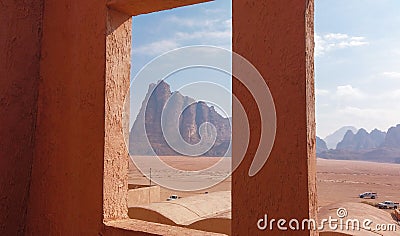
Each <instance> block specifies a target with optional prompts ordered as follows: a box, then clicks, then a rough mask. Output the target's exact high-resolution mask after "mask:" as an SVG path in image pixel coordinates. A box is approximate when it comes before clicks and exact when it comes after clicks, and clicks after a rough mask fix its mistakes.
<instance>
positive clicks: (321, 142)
mask: <svg viewBox="0 0 400 236" xmlns="http://www.w3.org/2000/svg"><path fill="white" fill-rule="evenodd" d="M316 146H317V147H316V148H317V154H318V153H321V152H324V151H327V150H328V146H327V145H326V143H325V141H324V140H323V139H321V138H320V137H318V136H317V143H316Z"/></svg>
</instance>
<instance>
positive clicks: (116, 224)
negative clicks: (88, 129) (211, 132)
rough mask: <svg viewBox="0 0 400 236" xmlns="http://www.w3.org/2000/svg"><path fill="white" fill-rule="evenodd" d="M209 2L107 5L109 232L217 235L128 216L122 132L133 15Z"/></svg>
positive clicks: (105, 202)
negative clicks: (131, 5)
mask: <svg viewBox="0 0 400 236" xmlns="http://www.w3.org/2000/svg"><path fill="white" fill-rule="evenodd" d="M207 1H209V0H189V1H164V2H163V1H157V2H159V3H160V4H159V6H158V7H157V6H154V5H151V3H152V2H154V1H142V3H140V4H138V6H137V7H136V6H135V7H130V4H133V3H132V2H138V1H130V2H129V1H111V2H110V3H109V4H108V7H109V9H108V14H107V36H106V89H105V93H106V94H105V98H106V100H105V140H104V141H105V143H104V180H103V223H104V230H105V232H104V233H105V234H107V235H108V234H113V233H123V232H124V233H129V234H130V235H131V234H132V235H136V234H140V235H142V234H143V233H146V234H151V235H165V234H174V235H176V234H179V235H217V234H215V233H209V232H204V231H199V230H193V229H188V228H183V227H178V226H170V225H163V224H158V223H153V222H145V221H140V220H135V219H129V218H128V206H127V194H128V181H127V179H128V178H127V173H128V162H129V153H128V150H127V148H126V145H125V141H124V139H125V138H127V137H123V136H122V135H121V134H122V133H123V132H122V131H123V129H124V130H125V131H128V127H123V126H124V125H127V124H128V123H129V122H123V121H124V120H125V121H128V120H129V103H128V104H125V105H126V107H124V102H125V96H126V95H128V96H129V92H128V90H129V84H130V64H131V45H132V42H131V40H132V16H135V15H139V14H146V13H150V12H155V11H159V10H165V9H170V8H174V7H180V6H185V5H191V4H193V3H200V2H207ZM146 2H147V5H149V4H150V6H149V7H147V5H146ZM133 5H134V4H133ZM127 133H129V132H125V134H127Z"/></svg>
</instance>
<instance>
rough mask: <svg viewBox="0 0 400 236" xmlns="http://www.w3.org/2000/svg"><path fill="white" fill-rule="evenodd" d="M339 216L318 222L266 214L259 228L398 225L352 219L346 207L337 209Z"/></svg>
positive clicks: (394, 227) (381, 228) (385, 228)
mask: <svg viewBox="0 0 400 236" xmlns="http://www.w3.org/2000/svg"><path fill="white" fill-rule="evenodd" d="M336 215H337V217H332V216H329V218H328V219H321V220H319V221H318V222H317V221H316V220H314V219H303V220H298V219H291V220H286V219H273V218H272V219H268V214H265V215H264V218H261V219H259V220H258V221H257V227H258V229H259V230H262V231H264V230H270V231H272V230H274V229H278V230H281V231H290V230H291V231H299V230H324V229H328V230H332V231H335V230H341V231H343V230H345V231H360V230H367V231H381V232H384V231H386V232H387V231H392V232H394V231H396V230H397V225H396V224H395V223H393V224H374V222H373V221H372V220H370V219H363V220H359V219H351V218H345V217H347V215H348V214H347V210H346V209H345V208H339V209H338V210H337V211H336Z"/></svg>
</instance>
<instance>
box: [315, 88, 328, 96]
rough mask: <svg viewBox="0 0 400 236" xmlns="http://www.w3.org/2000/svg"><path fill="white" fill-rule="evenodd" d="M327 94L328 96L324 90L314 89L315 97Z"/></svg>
mask: <svg viewBox="0 0 400 236" xmlns="http://www.w3.org/2000/svg"><path fill="white" fill-rule="evenodd" d="M328 94H329V91H328V90H326V89H318V88H316V89H315V95H317V96H325V95H328Z"/></svg>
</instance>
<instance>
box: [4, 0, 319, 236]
mask: <svg viewBox="0 0 400 236" xmlns="http://www.w3.org/2000/svg"><path fill="white" fill-rule="evenodd" d="M155 1H156V0H155ZM182 2H183V1H182ZM158 3H159V4H161V2H158ZM1 4H2V5H1V6H2V7H5V9H6V10H5V11H4V14H2V15H0V19H1V20H3V21H2V22H6V23H5V26H4V27H3V28H2V30H1V31H0V33H1V35H0V46H1V47H0V48H1V49H0V50H2V52H3V53H2V54H1V59H2V60H1V62H2V67H1V74H2V76H4V75H7V79H3V78H4V77H2V80H1V81H0V83H1V87H0V108H1V109H2V112H4V113H6V114H7V115H6V116H1V118H0V121H1V124H2V127H0V129H1V132H2V135H3V133H4V136H2V138H1V139H0V142H1V143H0V144H1V147H2V149H1V150H0V154H1V159H0V161H1V165H0V168H2V169H1V170H2V172H1V173H0V174H1V181H2V182H1V185H0V187H1V189H0V193H1V195H0V196H1V200H2V201H1V202H2V205H1V208H0V209H1V210H2V215H1V216H0V217H1V218H0V220H1V221H0V230H1V231H0V232H1V233H2V234H3V233H4V234H5V235H14V234H22V233H23V229H24V218H23V215H24V212H25V211H26V204H24V202H25V201H26V199H27V196H28V195H27V194H28V191H27V190H28V187H29V179H30V177H29V170H30V166H31V161H32V152H33V153H34V154H33V159H34V161H33V167H32V177H31V185H30V186H31V187H30V195H29V200H28V203H29V204H28V213H27V220H26V221H27V223H26V227H25V228H26V229H25V234H27V235H99V234H100V235H156V234H169V235H177V234H178V233H179V234H180V235H204V232H201V231H197V232H196V231H193V230H185V229H181V228H177V227H170V226H165V225H158V224H151V223H145V222H138V221H134V220H121V221H111V222H107V225H106V226H105V225H104V224H103V214H104V216H105V219H106V220H107V219H123V218H125V217H126V204H127V203H126V193H127V186H126V169H125V165H127V158H126V153H125V151H126V149H124V147H122V146H121V145H122V142H121V140H123V138H121V137H120V136H118V135H117V134H115V133H111V132H119V135H120V131H121V129H122V125H121V120H120V117H121V116H123V114H122V112H121V106H122V105H121V103H120V102H121V99H122V94H120V93H119V92H115V91H113V90H114V89H115V90H116V91H123V90H124V89H125V88H126V86H127V82H128V83H129V80H127V78H128V77H129V74H125V72H126V73H128V72H129V69H128V67H129V66H128V65H127V64H126V62H127V60H129V53H128V54H126V57H122V58H119V56H120V55H122V54H123V52H125V51H126V50H127V49H128V48H129V47H128V44H130V37H129V38H124V36H127V34H129V30H130V26H129V24H130V23H129V22H130V20H129V19H126V16H124V15H123V14H116V13H111V14H109V15H107V8H106V2H105V1H100V2H99V1H95V0H87V1H83V2H82V1H77V2H73V1H70V0H58V1H55V0H48V1H46V2H45V4H44V11H43V16H44V17H43V26H42V28H43V38H42V45H41V49H40V32H41V23H40V22H41V15H42V6H41V4H40V2H37V1H35V2H34V1H24V2H21V1H13V2H12V1H2V2H1ZM312 6H313V1H311V0H310V1H307V0H303V1H299V0H285V1H282V0H265V1H253V0H233V8H234V12H233V17H234V19H235V20H234V21H233V22H234V38H233V40H234V44H233V45H234V50H235V51H236V52H238V53H240V54H242V55H244V56H245V57H246V58H248V59H249V60H250V61H251V62H252V63H253V64H254V65H255V66H256V67H257V68H258V69H259V71H260V72H261V73H262V75H263V76H264V78H265V80H266V81H267V83H268V85H269V87H270V89H271V92H272V95H273V97H274V99H275V101H276V108H277V116H278V132H277V137H276V143H275V147H274V150H273V151H272V154H271V157H270V158H269V160H268V162H267V165H266V166H265V167H264V168H263V169H262V170H261V172H260V173H259V174H258V175H256V176H255V177H252V178H250V177H248V176H247V173H248V169H249V167H250V164H251V161H252V158H251V157H252V154H253V153H254V150H255V148H256V146H257V144H258V138H259V135H260V134H259V129H258V127H259V125H260V117H259V116H258V115H257V107H255V106H254V103H253V101H252V96H251V94H250V93H249V91H246V90H245V89H244V87H243V86H242V85H241V84H240V83H238V82H237V81H235V82H234V83H233V88H234V93H235V94H236V95H237V96H238V97H239V98H240V100H241V101H242V102H243V103H244V104H245V109H246V111H247V112H248V113H249V115H250V116H249V117H250V125H251V130H252V136H251V143H250V148H249V151H248V153H247V156H246V158H245V160H244V161H243V163H242V165H241V166H240V167H239V168H238V170H237V171H236V172H235V173H234V175H233V179H232V182H233V192H232V198H233V212H232V214H233V222H232V223H233V224H232V225H233V233H234V234H235V235H257V234H260V232H259V231H258V230H257V229H256V225H255V223H256V221H257V219H258V218H261V217H262V216H263V215H264V214H265V213H269V215H270V217H274V218H278V217H279V218H280V217H286V218H292V217H298V218H308V217H313V214H315V164H314V163H315V160H314V159H313V158H314V157H313V153H314V152H315V151H314V146H315V140H314V136H315V133H314V132H315V131H314V128H315V122H314V111H313V110H314V108H313V107H311V105H313V99H314V94H313V89H312V87H313V78H312V75H313V67H312V44H313V42H312V40H311V37H312V29H311V28H310V27H312V24H313V19H312V12H313V9H312ZM157 7H159V8H160V10H161V9H168V8H165V6H157ZM173 7H176V6H173ZM169 8H172V7H169ZM142 13H145V12H142ZM238 19H240V20H238ZM126 20H128V21H126ZM124 22H125V23H124ZM3 29H4V30H3ZM120 37H122V38H120ZM120 43H121V45H120ZM113 46H116V47H117V48H118V50H113ZM110 50H111V51H110ZM106 52H107V53H106ZM39 55H41V60H40V84H39V89H38V82H37V78H38V74H39ZM120 70H121V71H120ZM111 75H112V76H111ZM114 76H116V77H114ZM35 78H36V79H35ZM117 78H119V79H117ZM38 90H39V97H38V99H35V98H36V96H37V93H38ZM106 91H107V92H106ZM36 101H37V103H36ZM307 106H308V108H307ZM36 107H37V111H36ZM35 117H37V121H36V125H35ZM105 117H106V119H104V118H105ZM233 119H234V122H240V121H237V120H236V121H235V116H234V117H233ZM3 124H5V125H3ZM35 128H36V130H35ZM234 129H235V126H234ZM234 132H238V130H236V131H235V130H234ZM239 132H240V131H239ZM305 140H307V141H306V142H305ZM33 145H35V150H33ZM105 153H106V155H104V154H105ZM104 157H105V158H104ZM103 168H104V170H105V172H104V183H103ZM3 170H4V172H3ZM114 171H115V172H114ZM4 173H5V174H4ZM3 175H4V176H3ZM103 184H104V189H103ZM103 190H104V191H103ZM103 194H104V195H103ZM103 198H104V200H105V201H104V202H105V203H104V202H103ZM16 199H17V200H16ZM11 201H12V202H11ZM281 202H285V204H284V205H282V204H281ZM103 203H104V207H103ZM21 216H22V217H21ZM5 218H7V219H5ZM116 227H119V228H121V229H117V228H116ZM264 233H265V232H264ZM289 234H290V232H286V235H289ZM296 234H298V235H308V234H310V233H309V232H296ZM312 234H313V233H312ZM210 235H211V234H210Z"/></svg>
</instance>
